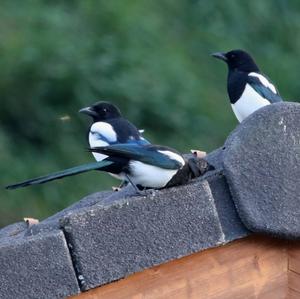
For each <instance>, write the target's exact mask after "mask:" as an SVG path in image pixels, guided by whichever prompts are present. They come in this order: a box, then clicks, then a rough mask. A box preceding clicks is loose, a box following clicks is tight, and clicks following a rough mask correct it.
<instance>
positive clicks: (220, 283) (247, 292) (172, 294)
mask: <svg viewBox="0 0 300 299" xmlns="http://www.w3.org/2000/svg"><path fill="white" fill-rule="evenodd" d="M299 248H300V246H299ZM287 251H288V250H287V246H286V242H283V241H280V240H276V239H271V238H268V237H262V236H252V237H249V238H246V239H242V240H239V241H235V242H232V243H231V244H229V245H226V246H222V247H218V248H214V249H209V250H206V251H203V252H199V253H195V254H193V255H190V256H187V257H183V258H181V259H178V260H175V261H171V262H169V263H166V264H163V265H160V266H157V267H153V268H151V269H148V270H145V271H143V272H140V273H136V274H133V275H130V276H128V277H127V278H125V279H122V280H119V281H117V282H114V283H110V284H108V285H105V286H102V287H99V288H96V289H93V290H90V291H88V292H85V293H82V294H81V295H79V296H75V297H73V299H92V298H93V299H98V298H99V299H100V298H101V299H106V298H109V299H126V298H131V299H142V298H146V299H167V298H172V299H193V298H195V299H202V298H203V299H246V298H247V299H251V298H253V299H254V298H259V299H269V298H270V299H283V298H286V294H287V277H288V275H287V271H288V267H287V264H288V256H287ZM296 255H297V261H295V262H293V263H292V264H291V267H295V265H296V263H297V262H299V260H298V252H297V254H296ZM299 257H300V249H299ZM292 265H294V266H292ZM297 267H298V264H297ZM297 269H299V270H300V268H297ZM297 275H298V274H297ZM299 276H300V275H299ZM293 279H294V278H293V277H292V276H291V277H290V280H291V283H292V282H295V281H296V282H295V283H297V281H298V280H297V279H298V276H297V279H296V280H293ZM298 286H299V284H298ZM298 290H299V287H296V288H295V292H298ZM298 298H300V297H298Z"/></svg>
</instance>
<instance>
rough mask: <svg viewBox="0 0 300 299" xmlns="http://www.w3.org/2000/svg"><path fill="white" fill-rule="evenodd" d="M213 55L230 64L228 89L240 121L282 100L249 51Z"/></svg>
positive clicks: (233, 51)
mask: <svg viewBox="0 0 300 299" xmlns="http://www.w3.org/2000/svg"><path fill="white" fill-rule="evenodd" d="M211 55H212V56H213V57H215V58H217V59H220V60H222V61H224V62H226V64H227V66H228V76H227V91H228V95H229V99H230V103H231V106H232V109H233V112H234V114H235V116H236V118H237V119H238V121H239V122H242V121H243V120H244V119H245V118H246V117H248V116H249V115H250V114H252V113H253V112H254V111H256V110H258V109H259V108H261V107H264V106H266V105H270V104H273V103H276V102H280V101H282V98H281V96H280V95H279V93H278V91H277V89H276V87H275V86H274V85H273V84H272V83H271V82H270V80H269V79H268V78H267V77H266V76H265V75H263V74H262V73H261V72H260V70H259V68H258V66H257V65H256V63H255V61H254V59H253V58H252V57H251V56H250V54H248V53H247V52H245V51H243V50H232V51H229V52H227V53H222V52H218V53H213V54H211Z"/></svg>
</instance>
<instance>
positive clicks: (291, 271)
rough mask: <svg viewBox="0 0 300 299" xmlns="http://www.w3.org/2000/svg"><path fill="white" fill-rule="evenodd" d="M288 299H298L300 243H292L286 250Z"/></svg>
mask: <svg viewBox="0 0 300 299" xmlns="http://www.w3.org/2000/svg"><path fill="white" fill-rule="evenodd" d="M287 298H288V299H299V298H300V242H299V241H294V242H291V243H290V244H289V249H288V297H287Z"/></svg>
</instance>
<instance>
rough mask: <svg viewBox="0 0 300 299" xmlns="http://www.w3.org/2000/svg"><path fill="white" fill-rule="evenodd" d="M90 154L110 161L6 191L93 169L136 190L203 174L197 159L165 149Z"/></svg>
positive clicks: (130, 147)
mask: <svg viewBox="0 0 300 299" xmlns="http://www.w3.org/2000/svg"><path fill="white" fill-rule="evenodd" d="M89 151H91V152H94V153H100V154H104V155H106V156H107V158H105V159H104V160H102V161H99V162H94V163H89V164H85V165H81V166H77V167H73V168H69V169H66V170H63V171H59V172H55V173H52V174H48V175H45V176H41V177H38V178H35V179H30V180H26V181H23V182H20V183H17V184H13V185H9V186H7V187H6V189H17V188H21V187H27V186H31V185H37V184H43V183H46V182H49V181H53V180H57V179H61V178H63V177H67V176H72V175H76V174H79V173H83V172H87V171H91V170H100V171H104V172H109V173H112V174H115V175H117V176H118V177H120V178H122V179H123V180H127V181H128V182H130V183H131V184H132V185H133V186H134V187H135V188H136V189H137V191H138V190H140V189H144V188H154V189H161V188H164V187H171V186H174V185H180V184H185V183H187V182H188V181H189V180H190V179H191V178H194V177H197V176H200V175H201V174H202V173H201V171H200V170H199V167H198V165H197V161H196V159H188V160H187V159H184V158H183V156H182V155H181V154H180V153H179V152H177V151H176V150H174V149H171V148H169V147H166V146H160V145H150V144H149V145H143V146H141V145H138V144H114V145H110V146H104V147H97V148H90V149H89Z"/></svg>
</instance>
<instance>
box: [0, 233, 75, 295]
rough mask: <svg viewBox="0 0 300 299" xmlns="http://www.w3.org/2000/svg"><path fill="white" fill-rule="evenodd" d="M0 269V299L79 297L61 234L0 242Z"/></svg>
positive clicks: (68, 255)
mask: <svg viewBox="0 0 300 299" xmlns="http://www.w3.org/2000/svg"><path fill="white" fill-rule="evenodd" d="M7 241H8V242H7ZM0 265H1V271H0V290H1V291H0V298H3V299H10V298H11V299H19V298H20V299H27V298H28V299H29V298H30V299H34V298H38V299H42V298H45V299H46V298H49V299H50V298H51V299H53V298H65V297H67V296H70V295H74V294H77V293H79V286H78V282H77V279H76V275H75V272H74V269H73V266H72V262H71V258H70V254H69V250H68V248H67V244H66V240H65V238H64V234H63V232H62V231H57V230H56V231H53V232H51V233H47V234H43V235H41V234H40V235H37V236H33V237H27V238H16V239H15V240H13V239H12V238H8V239H7V238H6V239H5V238H4V239H1V240H0Z"/></svg>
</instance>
